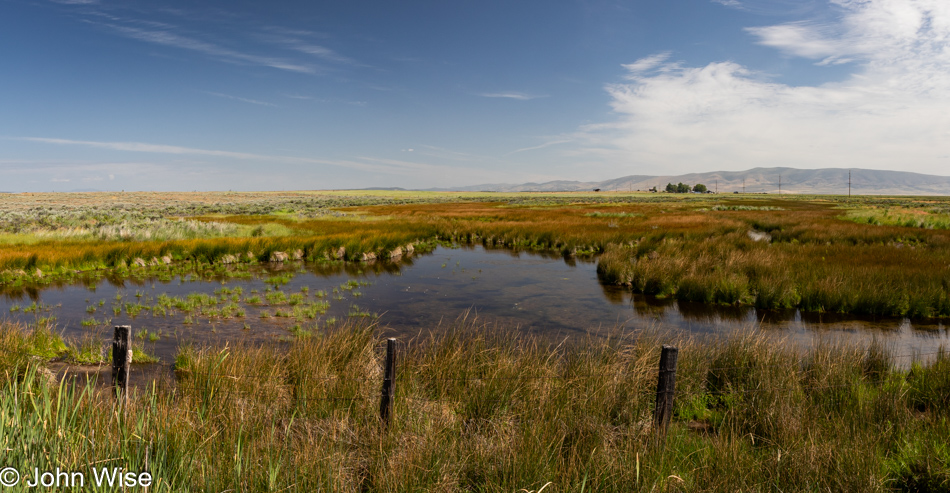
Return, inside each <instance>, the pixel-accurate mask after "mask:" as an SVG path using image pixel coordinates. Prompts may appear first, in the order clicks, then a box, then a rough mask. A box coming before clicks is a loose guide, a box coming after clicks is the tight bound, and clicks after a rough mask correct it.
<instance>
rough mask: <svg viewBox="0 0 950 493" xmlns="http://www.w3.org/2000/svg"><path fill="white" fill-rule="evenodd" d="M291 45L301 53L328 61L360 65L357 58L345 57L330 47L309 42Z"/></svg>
mask: <svg viewBox="0 0 950 493" xmlns="http://www.w3.org/2000/svg"><path fill="white" fill-rule="evenodd" d="M290 47H291V48H292V49H294V50H297V51H299V52H301V53H306V54H308V55H313V56H315V57H318V58H321V59H323V60H325V61H328V62H337V63H346V64H350V65H360V64H359V63H357V62H356V61H355V60H353V59H352V58H349V57H345V56H343V55H341V54H339V53H337V52H335V51H333V50H331V49H330V48H327V47H324V46H319V45H313V44H307V43H291V44H290Z"/></svg>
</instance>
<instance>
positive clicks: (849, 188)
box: [848, 169, 851, 199]
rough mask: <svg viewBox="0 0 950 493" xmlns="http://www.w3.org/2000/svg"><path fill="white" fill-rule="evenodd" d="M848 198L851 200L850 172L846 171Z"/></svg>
mask: <svg viewBox="0 0 950 493" xmlns="http://www.w3.org/2000/svg"><path fill="white" fill-rule="evenodd" d="M848 198H849V199H850V198H851V170H850V169H849V170H848Z"/></svg>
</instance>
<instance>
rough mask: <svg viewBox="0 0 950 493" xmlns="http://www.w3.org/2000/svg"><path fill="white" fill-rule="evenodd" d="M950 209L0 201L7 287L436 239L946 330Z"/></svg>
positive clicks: (560, 202)
mask: <svg viewBox="0 0 950 493" xmlns="http://www.w3.org/2000/svg"><path fill="white" fill-rule="evenodd" d="M948 211H950V199H946V198H908V197H855V198H847V197H818V196H781V197H779V196H765V195H696V194H686V195H681V194H637V193H626V194H624V193H535V194H524V193H522V194H498V193H444V192H439V193H437V192H389V191H338V192H281V193H277V192H274V193H233V192H217V193H173V194H163V193H113V194H109V193H96V194H15V195H4V196H0V283H2V285H3V286H4V287H5V289H7V288H15V287H17V286H27V285H37V284H38V285H42V284H44V283H52V282H60V281H62V280H66V281H78V280H82V279H84V278H89V277H92V278H96V277H102V276H104V275H106V273H109V274H110V275H116V276H127V277H148V276H165V277H169V276H173V275H181V274H183V273H185V272H216V271H217V272H218V273H221V272H225V271H228V272H231V271H234V270H235V269H237V270H241V269H242V268H245V267H242V266H246V265H248V264H256V263H262V262H275V261H276V262H280V261H283V260H285V259H290V260H293V259H300V260H306V261H311V262H333V261H364V262H365V261H373V260H375V259H380V258H386V259H388V258H399V257H400V256H402V255H406V254H410V253H412V252H414V251H417V250H423V251H424V250H427V249H431V248H432V247H433V246H434V245H436V244H437V243H438V242H450V243H467V244H471V243H480V244H483V245H485V246H486V247H503V248H513V249H534V250H545V251H553V252H559V253H561V254H563V255H565V256H575V255H600V256H599V260H598V261H599V266H598V273H599V276H600V279H601V281H602V282H605V283H609V284H619V285H625V286H629V287H630V288H631V289H632V290H633V291H635V292H638V293H644V294H648V295H655V296H657V297H660V298H675V299H683V300H689V301H699V302H705V303H719V304H744V305H754V306H756V307H759V308H766V309H782V308H800V309H802V310H806V311H814V312H835V313H853V314H862V315H884V316H907V317H922V318H928V317H948V316H950V230H948V229H947V225H948V224H950V222H948V221H950V212H948Z"/></svg>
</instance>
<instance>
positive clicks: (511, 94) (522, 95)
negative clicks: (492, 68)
mask: <svg viewBox="0 0 950 493" xmlns="http://www.w3.org/2000/svg"><path fill="white" fill-rule="evenodd" d="M477 95H478V96H481V97H483V98H507V99H517V100H520V101H527V100H529V99H538V98H546V97H548V96H547V95H546V94H525V93H523V92H483V93H479V94H477Z"/></svg>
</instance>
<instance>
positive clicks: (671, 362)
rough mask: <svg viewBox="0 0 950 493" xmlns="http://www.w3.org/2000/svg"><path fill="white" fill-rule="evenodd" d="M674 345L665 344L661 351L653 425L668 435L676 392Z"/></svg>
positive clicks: (675, 353) (676, 350) (661, 432)
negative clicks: (667, 430)
mask: <svg viewBox="0 0 950 493" xmlns="http://www.w3.org/2000/svg"><path fill="white" fill-rule="evenodd" d="M678 352H679V350H678V349H676V348H675V347H673V346H665V345H664V346H663V352H662V353H660V377H659V380H658V381H657V383H656V409H655V410H654V411H653V427H654V428H655V429H656V430H658V431H659V433H660V435H661V436H665V435H666V429H667V428H668V427H669V426H670V419H671V418H672V417H673V395H674V393H675V392H676V356H677V353H678Z"/></svg>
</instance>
